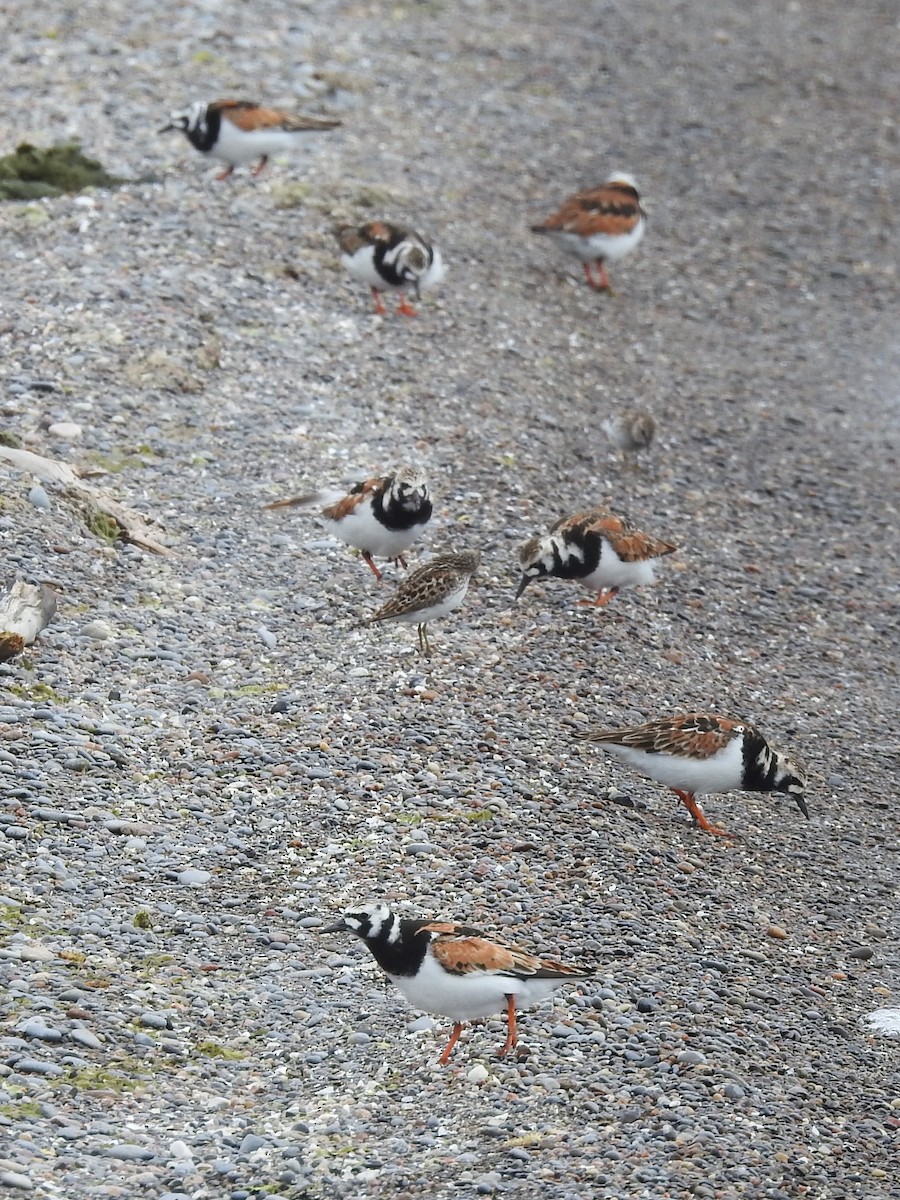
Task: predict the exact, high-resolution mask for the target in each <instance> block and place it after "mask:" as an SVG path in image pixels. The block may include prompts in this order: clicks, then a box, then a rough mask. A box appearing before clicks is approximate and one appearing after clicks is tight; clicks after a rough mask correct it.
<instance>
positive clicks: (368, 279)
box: [341, 246, 394, 292]
mask: <svg viewBox="0 0 900 1200" xmlns="http://www.w3.org/2000/svg"><path fill="white" fill-rule="evenodd" d="M341 262H342V263H343V264H344V266H345V267H346V268H347V270H348V271H349V273H350V274H351V275H352V277H353V278H354V279H355V280H356V281H357V282H358V283H365V284H366V285H367V286H368V287H373V288H378V290H379V291H380V292H389V291H393V290H394V287H393V285H391V284H389V283H388V282H387V280H385V279H384V278H383V277H382V276H381V275H379V274H378V271H377V270H376V269H375V249H374V247H373V246H360V248H359V249H358V250H356V251H355V252H354V253H353V254H342V255H341Z"/></svg>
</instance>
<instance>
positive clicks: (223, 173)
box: [216, 163, 234, 182]
mask: <svg viewBox="0 0 900 1200" xmlns="http://www.w3.org/2000/svg"><path fill="white" fill-rule="evenodd" d="M233 170H234V163H232V164H231V165H230V166H227V167H226V168H225V170H224V171H220V172H219V173H218V175H217V176H216V181H217V182H218V181H219V180H222V179H227V178H228V176H229V175H230V174H231V172H232V171H233Z"/></svg>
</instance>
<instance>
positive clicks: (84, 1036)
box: [69, 1026, 103, 1050]
mask: <svg viewBox="0 0 900 1200" xmlns="http://www.w3.org/2000/svg"><path fill="white" fill-rule="evenodd" d="M69 1037H70V1038H71V1039H72V1041H73V1042H77V1043H78V1045H79V1046H86V1047H87V1049H88V1050H101V1049H102V1048H103V1043H102V1042H101V1041H100V1039H99V1038H98V1037H97V1035H96V1034H95V1033H92V1032H91V1031H90V1029H82V1028H81V1027H80V1026H79V1027H78V1028H77V1029H72V1030H70V1032H69Z"/></svg>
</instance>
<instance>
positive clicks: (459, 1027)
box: [438, 1021, 462, 1067]
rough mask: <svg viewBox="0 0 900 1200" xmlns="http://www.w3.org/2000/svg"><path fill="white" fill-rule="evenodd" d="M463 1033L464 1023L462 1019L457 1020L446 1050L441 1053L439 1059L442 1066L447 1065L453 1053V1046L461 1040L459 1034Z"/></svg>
mask: <svg viewBox="0 0 900 1200" xmlns="http://www.w3.org/2000/svg"><path fill="white" fill-rule="evenodd" d="M461 1033H462V1023H461V1022H460V1021H457V1022H456V1024H455V1025H454V1026H453V1032H452V1033H451V1034H450V1041H449V1042H448V1043H447V1045H446V1046H445V1047H444V1052H443V1054H442V1055H441V1057H440V1058H439V1059H438V1064H439V1065H440V1066H442V1067H444V1066H446V1065H447V1060H448V1059H449V1058H450V1055H451V1054H452V1053H453V1047H454V1046H455V1045H456V1043H457V1042H458V1041H459V1035H460V1034H461Z"/></svg>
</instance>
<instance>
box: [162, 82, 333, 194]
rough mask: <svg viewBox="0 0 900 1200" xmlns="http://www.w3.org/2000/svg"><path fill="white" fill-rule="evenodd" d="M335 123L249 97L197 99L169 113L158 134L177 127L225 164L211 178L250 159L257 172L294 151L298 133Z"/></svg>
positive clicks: (202, 150) (225, 174)
mask: <svg viewBox="0 0 900 1200" xmlns="http://www.w3.org/2000/svg"><path fill="white" fill-rule="evenodd" d="M340 124H341V121H339V120H338V119H337V118H336V117H306V116H298V115H295V114H294V113H287V112H283V111H282V110H280V109H277V108H263V107H262V105H260V104H253V103H252V102H251V101H249V100H213V101H212V103H210V104H207V103H206V102H205V101H204V100H197V101H196V102H195V103H194V104H192V105H191V106H190V107H189V108H185V109H182V110H180V111H178V112H173V113H172V115H171V116H170V117H169V123H168V125H164V126H163V127H162V129H160V131H159V132H160V133H168V131H169V130H170V129H178V130H180V131H181V132H182V133H183V134H184V135H185V137H186V138H187V140H188V141H189V142H190V143H191V145H192V146H193V147H194V149H195V150H199V151H200V153H201V154H205V155H207V156H208V157H210V158H218V159H220V160H221V161H222V162H225V163H227V164H228V165H227V166H226V168H225V170H224V171H222V172H221V173H220V174H219V175H217V176H216V178H217V179H227V178H228V176H229V175H230V174H231V172H232V171H233V170H234V168H235V167H236V166H239V165H240V164H241V163H246V162H251V161H252V160H253V159H254V158H258V159H259V162H258V164H257V166H256V168H255V170H254V171H253V174H254V175H258V174H259V173H260V171H261V170H262V169H263V167H264V166H265V165H266V163H267V162H268V160H269V156H270V155H272V154H279V153H281V152H282V151H285V150H293V149H295V147H296V145H297V135H298V134H301V133H309V132H311V131H312V130H322V129H334V128H335V127H336V126H338V125H340Z"/></svg>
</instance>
